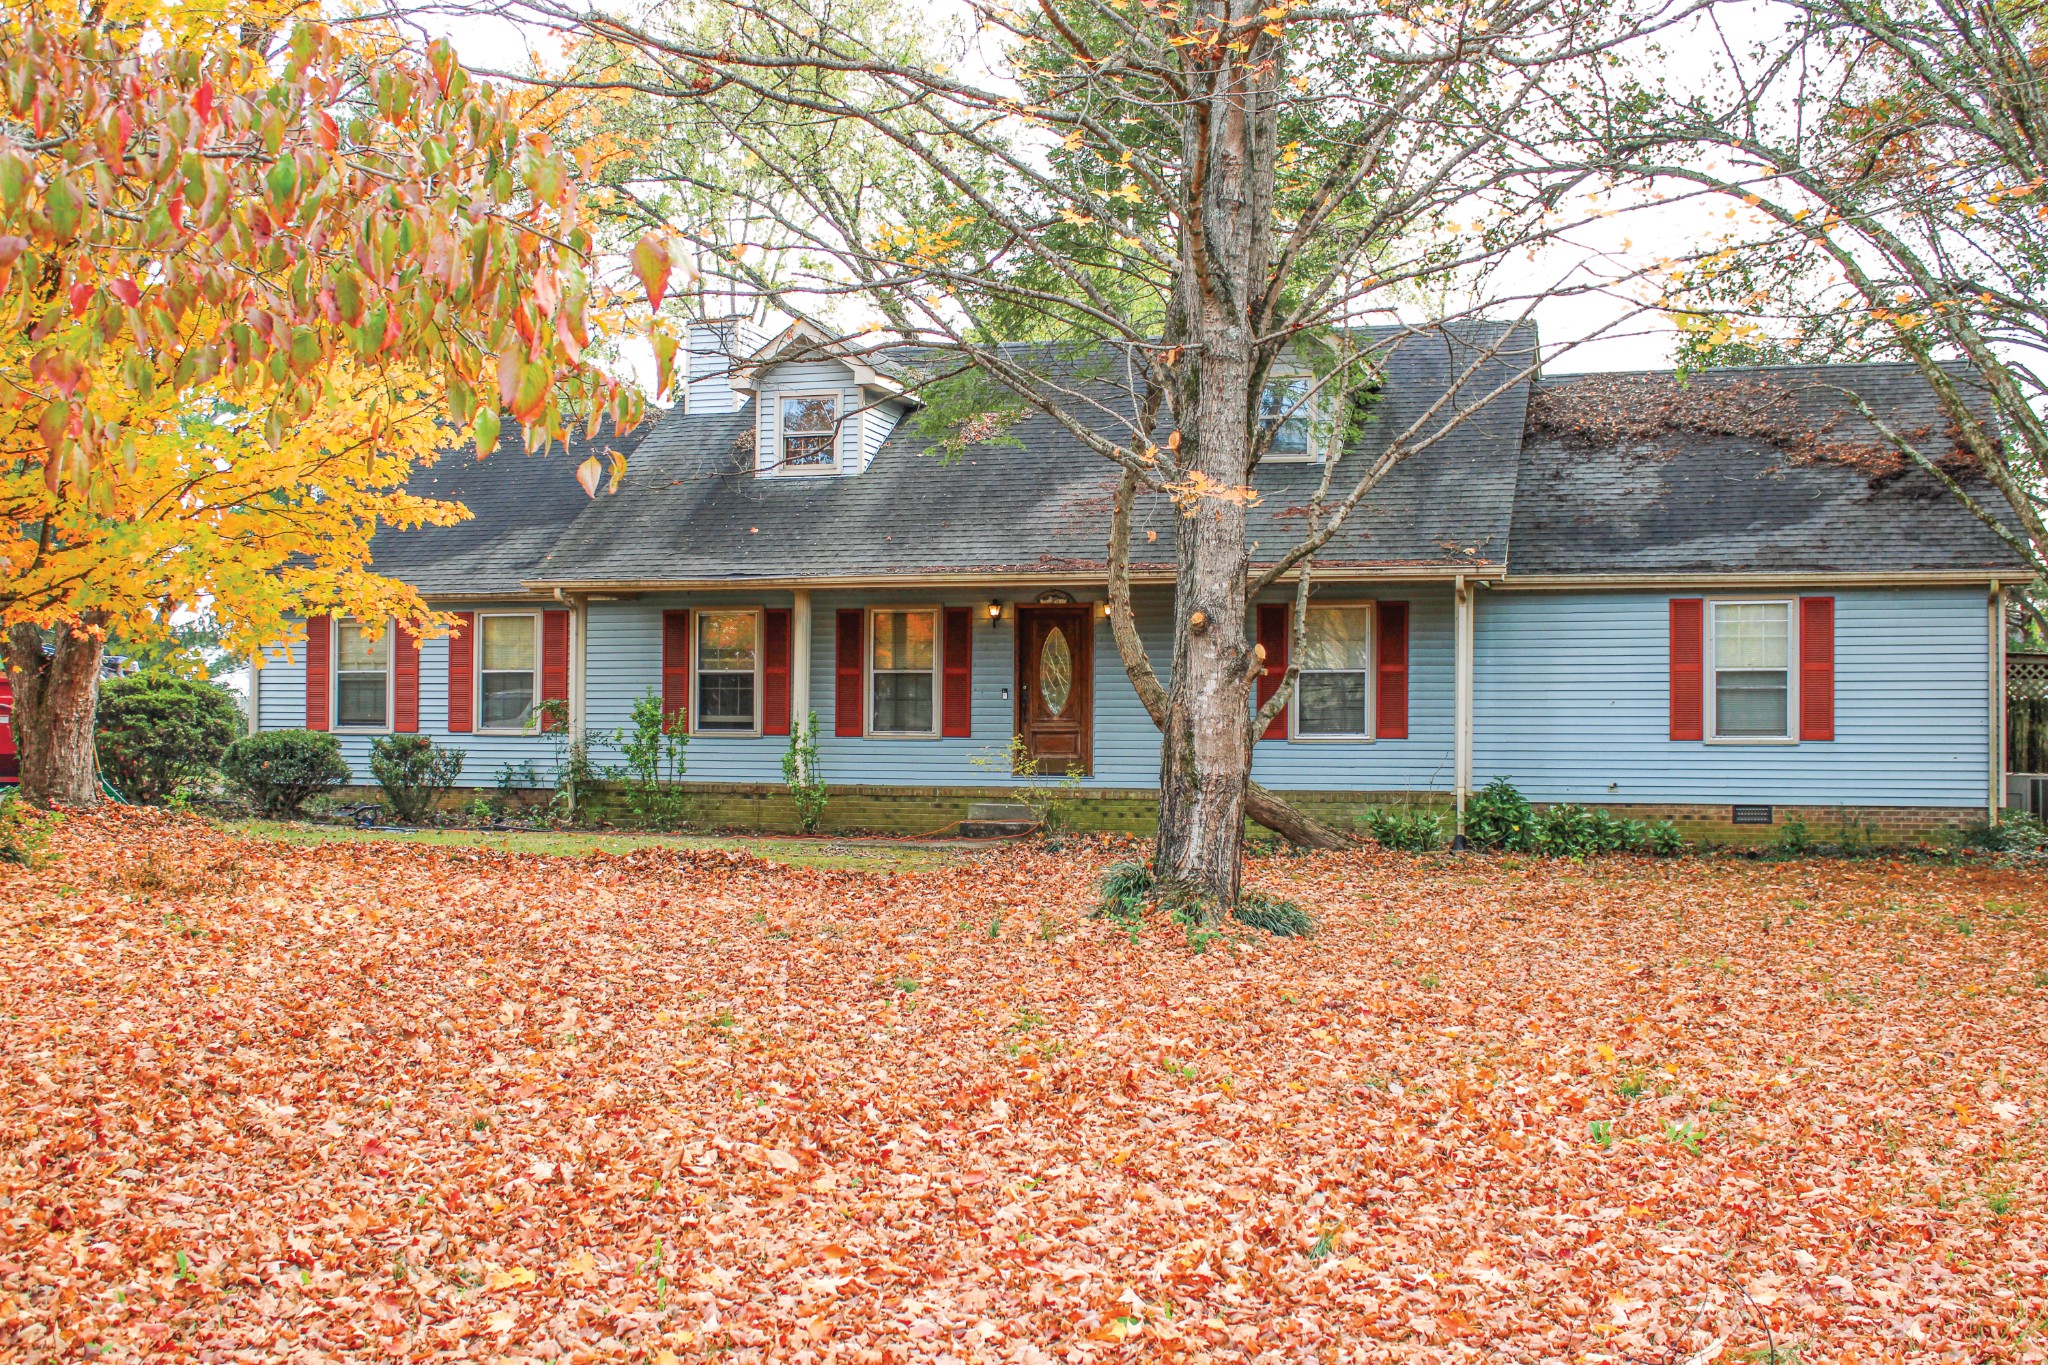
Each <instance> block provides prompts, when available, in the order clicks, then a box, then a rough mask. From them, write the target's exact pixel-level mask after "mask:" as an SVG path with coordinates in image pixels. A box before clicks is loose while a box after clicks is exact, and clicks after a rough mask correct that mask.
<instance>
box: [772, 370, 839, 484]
mask: <svg viewBox="0 0 2048 1365" xmlns="http://www.w3.org/2000/svg"><path fill="white" fill-rule="evenodd" d="M815 398H829V399H831V400H832V463H831V464H828V465H826V464H806V465H796V464H791V463H789V460H788V453H787V451H786V450H785V448H784V446H783V439H784V437H785V436H786V435H787V434H788V433H786V432H785V431H784V430H783V429H782V405H783V404H784V403H786V402H789V401H791V400H794V401H796V402H799V403H801V402H804V401H805V400H807V399H815ZM845 405H846V395H845V394H844V393H842V392H840V391H839V390H838V389H820V390H815V391H810V392H799V391H797V390H794V389H790V390H783V391H778V392H777V393H775V394H774V395H773V404H772V408H771V413H772V415H771V416H770V418H769V421H770V423H771V424H772V425H773V426H774V428H775V441H774V444H773V445H771V446H770V447H769V453H768V473H769V474H770V475H771V476H772V477H776V478H785V479H803V478H818V477H822V476H824V475H828V474H837V473H838V472H839V467H840V465H841V464H842V463H844V462H845V459H846V416H845V414H844V413H842V412H841V411H840V409H841V408H843V407H844V406H845ZM800 434H801V435H806V436H816V435H819V434H820V433H818V432H803V433H800Z"/></svg>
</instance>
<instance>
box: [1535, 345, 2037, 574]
mask: <svg viewBox="0 0 2048 1365" xmlns="http://www.w3.org/2000/svg"><path fill="white" fill-rule="evenodd" d="M1951 373H1954V374H1956V375H1957V376H1958V378H1959V379H1963V378H1966V375H1965V372H1964V371H1963V370H1962V369H1961V368H1960V367H1956V368H1954V369H1952V370H1951ZM1844 389H1846V390H1849V391H1851V392H1853V393H1855V394H1858V395H1860V396H1861V397H1862V398H1863V399H1864V401H1865V402H1867V403H1868V404H1869V405H1870V407H1871V409H1872V411H1874V412H1876V413H1877V414H1878V415H1879V416H1881V417H1883V418H1885V419H1886V420H1887V421H1888V422H1889V423H1890V424H1891V425H1892V426H1893V427H1894V429H1896V430H1897V431H1899V432H1900V433H1901V434H1902V435H1905V436H1907V437H1908V438H1910V439H1912V440H1913V441H1914V442H1915V443H1916V444H1917V445H1918V446H1920V448H1921V449H1923V450H1924V451H1926V452H1927V453H1928V454H1929V455H1930V456H1934V457H1935V458H1937V459H1938V458H1940V456H1939V455H1937V452H1940V453H1942V454H1949V453H1952V452H1955V450H1956V445H1955V440H1954V437H1953V435H1952V433H1951V429H1950V424H1949V422H1948V420H1947V418H1946V417H1944V416H1943V415H1942V414H1941V412H1940V411H1939V409H1938V407H1937V406H1936V400H1935V395H1934V392H1933V390H1932V389H1931V388H1930V387H1929V386H1928V385H1927V383H1926V381H1925V380H1923V379H1922V378H1921V377H1920V376H1919V375H1918V374H1917V373H1916V372H1915V371H1914V370H1913V368H1912V367H1911V366H1910V365H1905V364H1869V365H1833V366H1774V367H1757V368H1742V369H1727V370H1710V371H1704V372H1701V373H1699V374H1696V375H1694V376H1692V377H1691V378H1690V379H1687V380H1684V381H1681V380H1679V379H1677V378H1676V377H1674V376H1672V375H1670V374H1668V373H1663V374H1638V375H1579V376H1572V377H1568V378H1558V379H1552V380H1545V381H1543V382H1542V383H1540V384H1539V385H1538V386H1537V388H1536V391H1535V393H1534V395H1533V397H1532V402H1531V422H1530V431H1529V438H1528V440H1527V441H1526V442H1525V444H1524V445H1523V447H1522V458H1521V475H1520V479H1519V481H1518V484H1517V488H1516V495H1515V515H1514V529H1513V531H1512V533H1511V535H1510V537H1509V572H1510V574H1511V575H1525V576H1526V575H1534V574H1672V573H1783V572H1814V573H1904V572H1928V571H1953V570H1973V569H1986V570H1991V569H2010V568H2013V567H2015V566H2016V565H2017V563H2018V560H2017V557H2016V556H2015V555H2014V554H2013V553H2012V551H2011V550H2010V548H2009V547H2007V546H2006V545H2004V544H2003V543H2002V542H2000V540H1999V539H1998V538H1997V537H1996V536H1994V535H1993V534H1992V533H1991V532H1990V530H1989V529H1987V528H1986V527H1985V526H1984V525H1983V524H1982V523H1981V522H1979V521H1977V520H1976V518H1974V517H1973V516H1971V515H1970V513H1969V512H1968V511H1967V510H1966V509H1964V508H1963V507H1962V506H1961V505H1960V504H1959V503H1957V501H1956V500H1955V499H1954V498H1953V497H1952V496H1950V494H1949V493H1948V492H1947V490H1945V489H1944V488H1943V487H1942V486H1941V485H1940V483H1939V482H1938V481H1937V480H1936V479H1935V478H1934V477H1933V476H1932V475H1930V474H1928V473H1927V472H1926V471H1925V470H1922V469H1919V468H1918V467H1916V466H1913V465H1911V464H1905V463H1902V462H1901V461H1899V460H1898V459H1897V458H1895V456H1894V455H1893V454H1892V452H1891V451H1890V449H1889V448H1888V447H1887V446H1886V445H1885V444H1884V443H1883V441H1882V439H1881V438H1880V436H1879V434H1878V433H1877V432H1876V431H1875V429H1873V428H1872V427H1871V425H1870V424H1869V422H1868V421H1866V420H1865V419H1864V417H1863V416H1862V415H1861V414H1860V413H1859V412H1857V411H1856V409H1855V408H1854V406H1853V404H1852V403H1851V402H1850V400H1849V399H1848V397H1847V396H1846V395H1845V394H1844V393H1843V392H1842V391H1843V390H1844ZM1944 468H1945V469H1948V470H1949V471H1950V472H1951V473H1952V474H1954V475H1956V476H1958V477H1959V478H1962V479H1964V480H1965V486H1966V487H1970V488H1971V489H1972V491H1973V492H1974V493H1976V494H1978V495H1979V497H1980V500H1981V501H1983V502H1985V503H1986V505H1988V506H1990V507H1992V508H1993V509H1994V510H1998V511H2003V510H2004V504H2003V502H2002V501H2001V500H2000V498H1999V496H1998V494H1997V493H1996V491H1995V490H1993V489H1991V488H1990V487H1989V486H1988V485H1987V484H1985V483H1984V482H1983V481H1982V479H1981V476H1978V475H1975V474H1973V473H1971V472H1970V471H1969V468H1968V466H1967V464H1966V463H1965V462H1963V461H1962V460H1958V461H1957V462H1956V463H1955V464H1953V465H1947V464H1945V465H1944Z"/></svg>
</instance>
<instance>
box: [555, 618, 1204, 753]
mask: <svg viewBox="0 0 2048 1365" xmlns="http://www.w3.org/2000/svg"><path fill="white" fill-rule="evenodd" d="M1154 599H1155V601H1156V602H1157V604H1158V616H1157V617H1156V618H1155V619H1160V620H1163V612H1164V604H1165V602H1166V600H1167V597H1166V594H1164V593H1158V594H1154ZM989 600H990V594H988V593H982V592H963V591H961V590H958V589H953V590H948V591H944V592H937V593H932V592H918V591H904V592H862V593H843V592H842V593H831V592H818V593H813V594H812V597H811V709H812V711H814V712H815V713H816V714H817V717H818V765H819V768H820V769H821V770H822V772H823V774H824V777H825V780H826V781H827V782H834V783H872V784H878V785H895V786H918V787H929V786H999V785H1008V784H1011V783H1012V782H1013V779H1012V777H1011V775H1010V773H1009V769H1008V762H1007V754H1008V748H1009V743H1010V736H1011V734H1012V733H1013V732H1014V730H1015V723H1016V702H1015V696H1016V693H1015V690H1014V689H1015V679H1014V677H1013V676H1012V675H1013V673H1014V671H1015V666H1016V639H1017V637H1016V631H1015V621H1014V617H1011V618H1008V619H1005V620H1002V621H1000V622H998V623H996V624H995V625H994V626H991V625H990V624H989V620H988V614H987V613H988V603H989ZM1003 600H1004V601H1005V602H1006V603H1007V602H1008V601H1009V600H1010V599H1009V598H1008V597H1007V596H1005V597H1004V598H1003ZM791 601H792V597H791V594H789V593H787V592H754V593H747V592H733V593H720V594H691V595H683V594H674V595H668V594H662V595H650V596H647V597H643V598H640V599H638V600H636V601H631V602H592V603H591V604H590V607H589V610H590V654H589V667H590V674H589V678H588V680H587V681H586V683H585V692H584V695H585V697H586V699H587V703H588V706H589V708H590V721H589V724H590V729H591V732H592V737H593V740H594V741H595V742H594V744H593V751H594V754H595V756H596V757H597V759H598V761H600V762H603V763H608V764H615V763H617V762H618V761H619V760H618V753H617V749H616V746H614V745H613V744H612V743H611V742H610V740H609V738H608V736H609V735H610V733H611V732H612V731H614V730H617V729H621V728H624V727H625V726H626V725H627V724H628V720H629V716H630V713H631V711H632V707H633V703H634V701H635V700H637V699H638V698H639V697H641V696H642V695H644V694H645V693H647V692H648V691H649V690H654V691H656V692H658V691H659V690H660V686H661V614H662V612H663V611H674V610H678V609H689V610H693V611H695V610H702V609H705V608H709V607H720V606H735V607H737V606H747V607H753V606H766V607H787V606H789V605H790V604H791ZM1141 602H1142V599H1141ZM876 606H891V607H926V606H938V607H949V606H951V607H963V606H964V607H966V608H968V609H969V610H970V611H971V612H972V613H973V622H974V627H973V639H974V669H973V675H972V676H973V728H974V733H973V735H972V736H971V737H969V738H964V739H963V738H939V739H867V738H860V739H854V738H841V737H840V736H838V735H837V734H835V733H833V731H834V729H835V728H836V724H837V719H838V717H837V713H836V710H835V694H836V675H835V671H834V670H835V659H834V651H835V649H836V638H835V631H836V624H837V620H838V613H839V612H840V610H842V609H854V608H859V609H863V610H865V609H867V608H870V607H876ZM1144 609H1145V608H1144V607H1143V606H1142V605H1141V610H1144ZM1094 620H1095V641H1094V653H1095V668H1094V683H1095V749H1094V758H1095V771H1094V774H1093V775H1092V776H1091V777H1089V778H1087V779H1085V781H1086V784H1087V785H1090V786H1099V787H1134V786H1135V787H1149V786H1151V785H1152V784H1153V783H1154V782H1155V781H1156V780H1157V779H1158V774H1159V736H1158V732H1157V731H1156V730H1154V729H1153V727H1152V721H1151V719H1150V718H1149V717H1148V716H1146V714H1145V710H1144V707H1143V706H1142V705H1140V704H1139V702H1138V698H1137V694H1136V693H1135V692H1134V691H1133V690H1132V689H1131V686H1130V683H1129V681H1128V680H1127V679H1126V678H1125V677H1124V672H1123V664H1122V662H1121V661H1120V660H1119V659H1118V657H1117V652H1116V642H1115V640H1113V639H1112V638H1111V637H1110V633H1109V627H1108V625H1107V623H1106V622H1104V621H1103V620H1102V619H1101V616H1100V614H1099V612H1098V613H1097V614H1096V616H1095V618H1094ZM1153 634H1154V635H1155V638H1154V639H1153V640H1152V641H1150V643H1152V644H1153V645H1154V656H1155V662H1156V664H1157V665H1158V666H1159V667H1160V668H1162V669H1163V668H1164V667H1165V664H1166V661H1167V659H1166V652H1165V650H1164V649H1163V648H1159V647H1158V641H1157V639H1156V635H1157V632H1153ZM788 743H789V741H788V739H787V738H786V737H784V736H780V735H760V736H735V735H693V736H691V738H690V746H689V750H688V759H687V762H688V776H689V777H690V778H691V779H692V780H696V781H704V782H780V781H781V780H782V755H783V753H784V751H785V750H786V749H787V747H788ZM977 759H980V760H982V761H981V762H979V763H977V762H976V760H977Z"/></svg>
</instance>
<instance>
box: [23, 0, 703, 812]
mask: <svg viewBox="0 0 2048 1365" xmlns="http://www.w3.org/2000/svg"><path fill="white" fill-rule="evenodd" d="M389 36H390V35H388V34H387V35H383V37H384V38H385V39H386V40H388V39H389ZM0 39H4V42H0V50H4V51H5V52H6V53H7V54H8V55H7V56H6V58H5V61H4V65H0V101H4V105H5V107H4V109H0V514H4V517H5V525H6V526H7V527H8V528H10V529H11V534H4V533H0V571H4V581H0V624H4V625H5V627H6V655H7V667H8V674H9V678H10V680H11V682H12V683H13V688H14V705H15V727H16V734H17V738H18V740H19V743H20V747H21V753H22V785H23V789H24V792H25V794H26V795H28V796H29V797H30V799H32V800H34V801H37V802H39V803H50V802H57V803H65V804H80V805H84V804H91V803H92V802H94V801H95V800H96V799H97V795H98V792H97V787H98V783H97V777H96V773H95V770H94V766H93V757H92V753H93V744H92V717H93V711H94V704H95V698H96V694H97V689H98V675H99V671H100V666H101V659H102V656H103V652H104V645H105V640H106V637H107V635H108V634H109V632H118V633H120V634H122V635H125V636H129V637H135V636H138V635H146V634H148V633H150V632H151V631H154V630H161V629H162V628H164V627H165V626H166V625H167V624H168V619H169V615H170V612H171V610H172V609H174V608H175V607H176V606H178V605H180V604H191V603H194V602H198V601H202V600H210V601H211V605H212V609H213V612H214V615H215V617H216V618H217V620H218V621H219V622H220V624H221V625H222V626H223V627H224V628H225V629H226V631H227V633H228V638H229V641H230V643H231V644H234V645H236V646H239V647H251V646H253V645H254V644H255V643H256V642H257V641H259V640H260V639H263V638H265V637H274V635H275V633H276V632H277V631H278V630H279V628H280V626H281V625H282V622H283V620H284V618H285V616H286V615H287V614H290V613H298V612H306V611H317V610H326V609H345V610H348V611H350V612H352V613H356V614H360V615H364V616H370V617H390V616H397V617H399V618H400V619H402V620H406V621H408V622H412V623H416V624H426V620H427V618H426V612H425V608H424V606H423V605H422V604H421V603H420V601H419V600H418V598H417V596H416V595H415V594H413V593H412V592H411V591H410V590H408V589H406V588H404V587H403V586H402V585H399V584H397V583H394V582H391V581H389V580H385V579H381V578H378V577H376V576H375V575H372V574H370V573H369V572H368V561H369V555H368V542H369V538H370V536H371V534H372V533H373V532H374V531H375V529H376V528H377V526H378V525H379V524H380V523H381V524H385V525H398V526H405V525H417V524H421V523H428V522H445V521H448V520H451V519H453V518H455V517H458V516H460V515H462V513H461V509H459V508H457V507H453V506H450V505H445V504H435V503H431V502H427V501H424V500H421V499H417V498H413V497H410V496H408V495H407V494H405V493H404V492H403V485H404V481H405V477H406V474H407V472H408V471H409V469H410V468H411V467H412V466H413V464H414V463H415V462H417V461H418V460H420V459H422V458H428V457H430V456H431V452H432V451H433V449H434V448H435V446H436V445H437V444H439V443H444V442H446V441H447V440H448V439H449V437H450V436H451V435H453V434H456V433H458V432H461V431H465V430H466V431H467V432H469V433H470V434H472V435H473V437H474V440H475V442H476V447H477V451H478V453H479V455H480V456H481V455H483V454H486V453H488V452H490V451H492V450H494V449H496V448H497V445H498V436H499V430H500V423H501V420H502V419H501V416H500V413H501V411H502V412H506V413H509V414H510V415H511V418H512V420H513V421H514V422H516V423H517V424H518V426H519V427H520V428H521V429H522V431H523V432H524V435H525V440H526V444H527V446H528V448H529V449H535V448H539V447H541V446H543V445H545V444H546V443H548V442H550V441H554V440H561V439H564V438H565V437H566V435H567V433H568V430H569V428H570V426H571V425H572V424H573V423H578V422H580V423H582V424H583V425H584V426H585V427H586V428H587V429H589V430H590V431H592V432H594V431H595V430H596V428H597V427H598V426H599V425H600V424H601V423H609V424H610V426H611V427H612V428H613V429H614V430H620V431H624V430H628V429H630V428H631V427H632V426H633V425H634V424H635V423H636V422H637V421H638V420H639V418H640V416H641V400H640V396H639V395H638V393H637V392H636V391H634V390H633V389H631V388H630V387H627V386H624V385H622V384H620V383H619V382H618V381H616V380H615V379H613V378H611V377H610V376H608V375H606V374H605V373H603V372H602V371H601V370H599V369H598V368H597V367H596V366H595V365H594V364H592V363H591V362H590V361H589V360H588V359H587V358H586V357H585V355H584V351H585V348H586V347H587V346H588V345H589V341H590V336H589V329H590V326H591V317H592V314H593V309H594V307H595V306H596V304H597V302H598V301H599V297H598V296H599V294H600V292H601V291H600V287H599V284H598V282H597V279H596V277H595V272H594V264H593V260H592V251H593V244H592V240H591V237H590V234H589V233H588V231H587V230H586V229H585V228H584V227H583V226H582V225H581V223H580V222H579V209H578V203H577V197H576V193H575V180H576V178H577V177H576V168H575V167H574V165H573V163H572V162H571V161H570V159H569V158H568V157H566V156H565V155H564V154H563V153H561V152H560V151H558V150H557V149H556V148H554V147H553V145H552V144H551V143H550V141H549V139H548V138H547V137H546V136H545V135H541V134H534V133H528V132H523V131H522V129H521V127H520V125H519V123H518V122H517V121H516V119H515V117H514V113H513V109H512V106H511V105H510V104H508V103H507V102H506V100H505V99H504V98H503V97H502V96H500V95H499V94H498V93H496V92H495V91H493V90H491V89H490V88H489V87H487V86H484V85H482V84H480V83H477V82H474V81H472V80H471V79H470V77H469V75H468V73H467V72H465V71H464V70H463V69H462V67H461V66H460V65H459V64H458V63H457V62H456V60H455V56H454V53H453V52H452V50H450V49H449V48H448V46H447V45H446V44H445V43H436V44H434V45H432V46H431V47H429V48H427V49H426V50H425V52H424V53H412V52H408V51H407V50H405V49H404V47H403V46H402V45H396V44H393V43H391V42H389V41H386V42H385V43H384V45H383V46H382V47H381V48H372V47H371V46H370V44H371V43H372V42H373V41H375V39H374V37H372V38H365V37H364V36H362V35H360V34H357V35H352V36H351V37H350V39H349V40H348V41H347V42H344V41H343V39H342V38H341V37H339V36H338V35H337V34H336V33H334V32H333V31H331V30H329V29H327V28H324V27H322V26H320V25H317V24H310V23H301V24H299V25H297V26H296V27H294V28H292V29H291V31H290V34H289V37H288V38H284V39H283V40H282V41H279V40H277V38H276V36H275V33H274V30H273V29H272V28H270V27H268V26H266V24H265V14H264V13H263V11H262V8H261V6H258V7H256V8H255V9H239V10H237V12H236V15H235V18H234V19H233V20H232V21H230V20H229V19H228V18H227V17H226V16H225V15H222V14H219V13H217V12H215V13H209V12H208V11H207V10H206V9H205V8H204V7H188V8H171V7H168V6H159V5H157V4H156V3H154V0H142V3H129V4H115V5H110V6H107V7H105V8H103V9H100V10H97V11H96V12H95V17H94V19H93V20H92V21H91V22H89V23H76V22H73V23H68V24H67V23H63V22H60V21H57V20H54V19H52V18H50V17H49V16H48V15H46V14H45V13H43V12H41V11H38V10H34V9H31V10H30V11H28V12H27V13H25V14H23V15H20V16H19V17H16V18H13V19H9V20H6V21H0ZM635 264H636V267H637V268H638V270H639V273H640V275H641V277H642V279H643V281H644V282H645V283H646V285H647V287H648V291H649V294H650V295H651V296H652V297H653V299H654V301H655V303H656V305H657V306H658V304H659V297H660V294H661V292H662V291H663V289H664V288H665V285H666V280H667V259H666V254H665V252H664V251H663V249H662V247H661V245H660V243H659V242H658V241H652V242H648V243H643V244H642V248H641V250H640V251H639V253H638V254H637V256H636V262H635ZM600 472H601V471H600V470H599V469H598V468H597V466H596V465H595V464H594V463H591V464H587V465H586V467H585V468H584V469H582V470H580V471H579V477H581V478H582V479H583V481H584V484H585V487H586V489H594V488H595V486H596V482H597V479H598V477H599V475H600ZM618 472H619V471H618V470H616V469H615V470H614V471H613V474H614V477H616V476H617V474H618Z"/></svg>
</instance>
